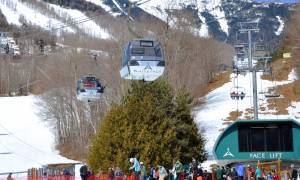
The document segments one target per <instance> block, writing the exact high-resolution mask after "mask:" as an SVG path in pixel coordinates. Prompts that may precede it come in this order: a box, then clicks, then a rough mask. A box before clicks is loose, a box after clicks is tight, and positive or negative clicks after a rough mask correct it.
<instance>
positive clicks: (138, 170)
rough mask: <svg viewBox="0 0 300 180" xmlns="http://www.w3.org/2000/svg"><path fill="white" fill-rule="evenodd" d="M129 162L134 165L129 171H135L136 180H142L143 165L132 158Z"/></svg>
mask: <svg viewBox="0 0 300 180" xmlns="http://www.w3.org/2000/svg"><path fill="white" fill-rule="evenodd" d="M129 161H130V162H131V163H133V165H132V166H131V167H130V168H129V170H133V171H134V174H135V180H139V179H140V175H141V165H140V162H139V161H138V160H137V159H136V158H130V159H129Z"/></svg>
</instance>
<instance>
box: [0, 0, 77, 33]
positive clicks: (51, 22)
mask: <svg viewBox="0 0 300 180" xmlns="http://www.w3.org/2000/svg"><path fill="white" fill-rule="evenodd" d="M0 8H1V11H2V13H3V14H4V16H5V17H6V19H7V22H8V23H9V24H14V25H17V26H21V25H22V23H23V22H22V21H24V20H25V21H26V22H27V23H30V24H33V25H36V26H39V27H41V28H43V29H44V30H52V29H53V28H54V29H55V28H58V27H60V26H65V24H64V23H63V22H61V21H59V20H56V19H54V18H50V17H48V16H45V15H44V14H43V13H42V12H39V10H38V9H37V8H36V9H34V8H32V7H30V6H29V4H27V3H26V2H22V1H20V0H2V1H0ZM22 19H23V20H22ZM62 31H66V32H71V33H74V32H75V31H74V30H73V29H72V28H69V27H66V28H64V29H62Z"/></svg>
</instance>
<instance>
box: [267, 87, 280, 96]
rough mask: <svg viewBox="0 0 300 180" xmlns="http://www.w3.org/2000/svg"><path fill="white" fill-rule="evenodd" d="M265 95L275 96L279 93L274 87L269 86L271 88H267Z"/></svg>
mask: <svg viewBox="0 0 300 180" xmlns="http://www.w3.org/2000/svg"><path fill="white" fill-rule="evenodd" d="M265 97H266V98H276V97H280V94H279V93H277V92H276V91H275V88H274V87H271V88H267V90H266V91H265Z"/></svg>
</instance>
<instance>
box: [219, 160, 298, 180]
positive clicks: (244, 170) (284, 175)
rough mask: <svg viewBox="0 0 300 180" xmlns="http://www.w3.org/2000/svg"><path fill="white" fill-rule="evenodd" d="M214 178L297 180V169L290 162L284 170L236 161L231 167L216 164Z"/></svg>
mask: <svg viewBox="0 0 300 180" xmlns="http://www.w3.org/2000/svg"><path fill="white" fill-rule="evenodd" d="M214 177H215V178H214V179H216V180H299V179H300V177H299V170H297V169H296V168H295V167H294V165H293V164H292V165H291V166H290V167H288V168H286V169H285V170H282V171H279V170H278V169H276V168H274V169H265V168H264V167H263V166H261V165H259V164H258V165H256V166H251V165H247V166H246V167H245V166H244V164H242V163H238V164H237V165H236V166H234V167H231V168H228V167H227V168H225V167H221V166H218V167H217V168H216V169H215V170H214Z"/></svg>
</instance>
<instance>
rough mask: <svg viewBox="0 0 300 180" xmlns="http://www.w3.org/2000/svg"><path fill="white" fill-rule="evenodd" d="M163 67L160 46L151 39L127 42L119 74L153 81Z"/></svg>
mask: <svg viewBox="0 0 300 180" xmlns="http://www.w3.org/2000/svg"><path fill="white" fill-rule="evenodd" d="M164 69H165V59H164V56H163V50H162V46H161V44H160V43H159V42H157V41H153V40H145V39H138V40H132V41H130V42H128V43H127V44H126V45H125V47H124V49H123V55H122V68H121V70H120V75H121V77H122V78H124V79H130V80H144V81H154V80H155V79H157V78H159V77H160V76H161V75H162V74H163V72H164Z"/></svg>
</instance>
